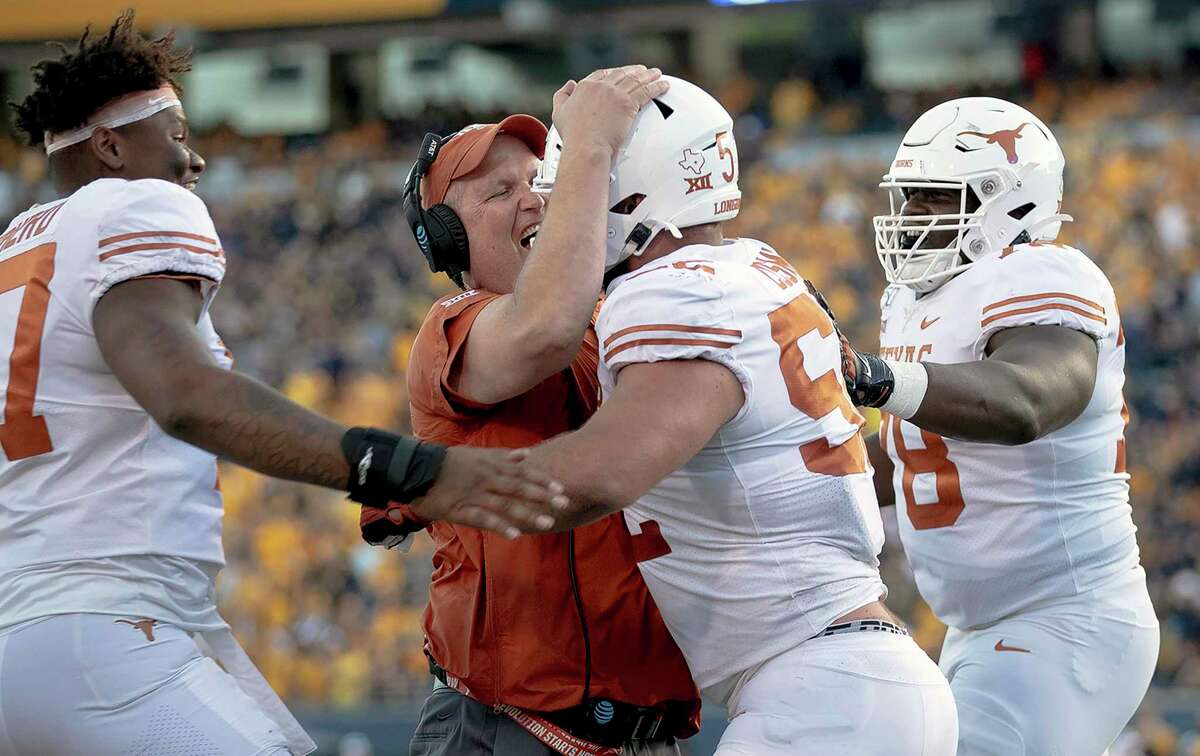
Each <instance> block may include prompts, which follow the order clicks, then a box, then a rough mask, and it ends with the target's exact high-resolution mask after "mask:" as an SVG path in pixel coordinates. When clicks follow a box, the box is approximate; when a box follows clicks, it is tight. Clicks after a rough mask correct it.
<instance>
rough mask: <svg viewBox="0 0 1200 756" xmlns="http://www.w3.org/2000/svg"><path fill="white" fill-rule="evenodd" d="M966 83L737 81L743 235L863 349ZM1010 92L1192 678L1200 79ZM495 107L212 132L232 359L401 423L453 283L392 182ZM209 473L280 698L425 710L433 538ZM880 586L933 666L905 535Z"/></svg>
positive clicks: (291, 490)
mask: <svg viewBox="0 0 1200 756" xmlns="http://www.w3.org/2000/svg"><path fill="white" fill-rule="evenodd" d="M953 94H958V93H947V92H934V93H926V94H924V95H921V96H911V95H907V96H898V95H897V96H889V99H886V100H880V101H870V102H861V101H854V100H846V101H839V102H827V103H822V102H819V101H818V99H817V96H816V94H815V90H814V89H813V88H812V87H811V86H810V85H808V84H807V83H806V82H805V81H804V80H802V79H788V80H784V81H783V82H782V83H779V84H777V85H775V86H774V87H773V88H771V89H770V90H769V91H759V89H758V87H756V85H755V84H754V82H752V81H745V80H735V81H734V82H732V83H731V84H730V85H728V86H727V87H726V88H725V89H724V90H723V91H721V92H719V95H720V96H721V97H722V99H723V101H724V102H726V104H727V105H728V106H729V107H730V110H731V111H734V112H736V113H741V115H740V117H739V120H738V129H739V131H738V138H739V144H740V145H741V152H742V155H743V176H744V178H743V180H742V181H743V189H744V191H745V198H744V200H743V205H742V214H741V217H739V218H738V219H737V221H736V222H735V223H734V224H733V228H732V231H733V233H734V234H738V235H746V236H753V237H756V238H760V239H763V240H765V241H767V242H769V243H771V244H772V245H773V246H775V247H776V249H778V250H779V251H780V252H781V253H783V254H784V255H785V256H787V257H789V258H790V259H791V260H792V261H793V262H794V263H795V264H796V265H797V267H798V268H799V269H800V270H801V272H802V273H804V274H805V275H806V276H807V277H809V278H810V279H812V280H813V281H814V283H815V284H816V285H817V286H818V287H819V288H820V289H821V290H823V291H824V292H825V294H826V295H827V297H828V298H829V300H830V302H831V304H832V305H833V307H834V308H835V310H836V311H837V313H838V315H839V317H840V319H841V321H842V323H843V326H844V327H845V328H846V329H847V331H848V332H849V334H850V335H851V337H852V338H853V340H854V341H855V343H858V344H863V345H868V346H869V345H872V344H877V338H878V331H877V324H878V297H879V294H880V292H881V291H882V287H883V284H884V282H883V276H882V272H881V270H880V269H879V266H878V264H877V262H876V259H875V253H874V248H873V246H872V236H871V229H870V217H871V216H872V215H873V214H875V213H878V212H882V210H883V208H884V204H883V203H885V202H886V198H885V196H884V195H883V193H882V192H881V191H880V190H878V189H877V188H876V184H877V182H878V179H879V176H880V174H881V173H882V172H883V171H884V169H885V167H886V166H887V164H888V161H889V156H890V155H889V154H890V152H891V151H892V150H894V148H895V145H896V140H897V138H898V134H899V133H901V132H902V131H903V129H904V128H905V127H906V126H907V124H908V123H910V122H911V120H912V119H913V118H915V116H916V115H917V114H919V113H920V112H921V111H922V110H923V109H924V108H925V107H927V106H928V105H932V104H934V103H935V102H936V101H940V100H941V99H944V98H945V97H948V96H951V95H953ZM997 94H1001V95H1004V94H1009V95H1016V93H997ZM1016 99H1017V100H1018V101H1019V102H1021V103H1022V104H1024V105H1026V106H1027V107H1029V108H1030V109H1031V110H1033V111H1034V112H1036V113H1038V114H1039V115H1041V116H1042V117H1043V118H1044V119H1045V120H1046V121H1047V122H1049V123H1051V124H1052V125H1055V127H1056V131H1057V133H1058V135H1059V137H1060V139H1061V141H1062V143H1063V146H1064V149H1065V151H1066V154H1067V196H1066V199H1065V201H1064V203H1063V206H1064V211H1065V212H1069V213H1072V214H1073V215H1074V216H1075V219H1076V222H1075V223H1074V224H1070V225H1068V226H1066V227H1065V229H1064V234H1063V237H1061V238H1062V240H1063V241H1065V242H1066V243H1069V244H1072V245H1075V246H1078V247H1080V248H1082V249H1083V250H1085V251H1086V252H1087V253H1088V254H1090V255H1091V256H1092V257H1093V258H1094V259H1095V260H1096V261H1097V262H1098V263H1099V264H1100V266H1101V267H1102V268H1103V269H1104V270H1105V271H1106V272H1107V274H1108V276H1109V278H1110V279H1111V280H1112V282H1113V285H1114V287H1115V288H1116V291H1117V295H1118V301H1119V302H1120V304H1121V316H1122V322H1123V324H1124V328H1125V332H1126V336H1127V344H1128V364H1127V376H1128V382H1127V384H1126V389H1125V395H1126V398H1127V400H1128V403H1129V406H1130V409H1131V412H1132V417H1133V420H1132V424H1131V425H1130V427H1129V432H1128V449H1129V470H1130V472H1131V474H1132V476H1133V480H1132V500H1133V510H1134V519H1135V521H1136V522H1137V524H1138V527H1139V533H1138V540H1139V543H1140V545H1141V550H1142V563H1143V564H1144V565H1145V567H1146V569H1147V572H1148V573H1149V574H1150V580H1151V582H1150V585H1151V593H1152V596H1153V597H1154V600H1155V604H1156V606H1157V609H1158V612H1159V616H1160V618H1161V620H1162V632H1163V639H1162V641H1163V643H1162V655H1161V659H1160V662H1159V667H1158V671H1157V675H1156V680H1155V682H1156V685H1158V686H1170V685H1179V686H1192V687H1197V686H1200V571H1198V567H1200V565H1198V563H1197V557H1198V555H1200V433H1198V432H1197V430H1196V428H1197V423H1198V422H1200V391H1198V390H1197V389H1198V387H1200V383H1198V382H1197V377H1196V376H1198V375H1200V349H1198V347H1200V203H1198V202H1197V200H1196V197H1198V196H1200V118H1198V117H1197V115H1196V114H1198V113H1200V85H1198V84H1197V83H1196V81H1194V80H1193V81H1192V82H1191V83H1187V82H1181V81H1166V82H1164V81H1155V80H1150V79H1125V80H1121V81H1118V82H1102V81H1096V82H1090V81H1068V82H1054V81H1048V80H1043V83H1042V84H1040V85H1038V86H1037V87H1036V88H1034V89H1033V90H1032V91H1026V92H1024V93H1022V94H1021V95H1020V96H1016ZM494 115H496V114H481V113H471V114H468V113H465V112H451V111H438V112H429V113H427V114H426V115H425V117H423V118H419V119H415V120H414V121H412V122H405V123H384V122H370V123H367V124H364V125H361V126H359V127H356V128H354V129H353V130H349V131H341V132H336V133H332V134H328V135H325V136H322V137H306V138H288V139H284V138H280V137H268V138H256V139H246V138H242V137H239V136H237V135H236V134H234V133H233V132H231V131H225V130H218V131H216V132H214V133H211V134H207V135H204V136H203V137H202V138H200V139H199V140H198V141H197V144H198V146H199V148H200V150H201V152H202V154H204V155H205V157H206V158H207V160H208V169H207V172H206V174H205V176H204V179H203V181H202V182H201V184H200V189H199V191H200V193H201V194H202V195H203V196H204V197H205V199H206V200H207V201H208V204H209V207H210V209H211V211H212V215H213V218H214V220H215V222H216V226H217V228H218V230H219V232H220V234H221V237H222V240H223V242H224V248H225V250H226V253H227V255H228V258H229V263H230V264H229V275H228V277H227V279H226V283H225V285H224V286H223V291H222V293H221V294H220V296H219V297H218V298H217V300H216V302H215V305H214V318H215V321H216V323H217V326H218V329H219V330H220V332H221V333H222V335H223V337H224V339H225V341H226V343H228V344H229V345H230V347H231V348H232V350H233V352H234V354H235V356H236V358H237V362H238V367H239V368H240V369H242V370H245V371H247V372H249V373H250V374H252V375H255V376H258V377H260V378H263V379H265V380H267V381H268V382H270V383H272V384H275V385H277V386H280V387H282V388H283V390H284V391H285V393H286V394H287V395H288V396H290V397H291V398H293V399H295V400H297V401H299V402H301V403H302V404H305V405H308V406H312V407H315V408H318V409H320V410H321V411H322V412H325V413H328V414H330V415H331V416H333V417H336V418H338V419H340V420H342V421H344V422H346V423H352V424H371V425H380V426H385V427H393V428H400V429H407V426H408V408H407V397H406V391H405V381H404V374H405V368H406V364H407V359H408V351H409V345H410V344H411V341H412V338H413V336H414V335H415V328H416V326H418V325H419V323H420V321H421V319H422V317H423V316H424V313H425V311H426V310H427V308H428V306H429V305H430V304H431V303H432V301H433V299H434V298H435V296H437V295H439V294H440V293H443V292H445V291H447V290H448V286H449V283H448V282H446V281H442V280H438V279H436V278H435V277H433V276H432V275H430V274H429V273H428V271H427V269H426V268H425V264H424V261H423V259H422V258H421V256H420V254H419V253H418V250H417V248H416V246H415V244H414V243H413V240H412V237H411V235H410V233H409V231H408V229H407V227H406V225H405V223H404V220H403V217H402V215H401V211H400V190H401V186H402V184H403V179H404V176H405V174H406V172H407V170H408V166H409V164H410V162H411V160H412V157H413V154H414V153H415V148H416V141H417V139H418V138H419V137H420V135H421V133H423V132H424V131H425V130H427V129H428V130H441V131H442V132H443V133H445V132H446V131H449V130H452V129H454V128H457V127H459V126H462V125H465V124H466V123H468V122H471V121H480V120H489V118H490V117H493V116H494ZM542 115H543V116H544V115H545V114H542ZM872 133H874V134H875V135H874V136H872ZM43 172H44V159H43V157H42V156H41V155H40V153H38V152H37V151H34V150H30V149H28V148H23V147H19V146H17V145H16V144H15V143H13V142H11V141H5V138H4V137H0V216H4V217H6V218H7V217H11V215H13V214H15V213H16V212H18V211H19V210H21V209H24V208H25V207H26V206H28V205H29V204H30V203H31V202H32V201H35V200H38V199H46V198H47V195H46V192H47V191H48V187H47V185H46V182H45V181H44V174H43ZM870 420H871V422H872V423H874V422H877V417H872V418H871V419H870ZM631 431H632V432H636V429H631ZM221 482H222V488H223V491H224V493H225V501H226V508H227V513H228V514H227V519H226V529H225V548H226V554H227V558H228V562H229V567H228V568H227V570H226V571H225V573H224V574H223V577H222V578H221V580H220V583H219V590H220V593H221V599H220V601H221V605H222V607H223V612H224V615H225V617H226V618H227V619H228V621H229V622H230V624H231V625H232V626H233V627H234V629H235V631H236V632H237V634H238V636H239V637H240V638H241V640H242V642H243V643H244V645H245V646H246V648H247V650H248V651H249V652H250V654H251V656H252V657H254V659H255V660H256V661H257V662H258V663H259V665H260V667H261V668H262V669H263V671H264V673H265V674H266V675H267V677H268V678H269V679H270V681H271V683H272V684H273V685H274V686H275V688H276V690H278V691H279V692H280V693H281V694H282V695H283V696H285V697H286V698H288V699H289V700H290V701H292V702H295V703H297V704H301V705H312V706H320V707H324V708H331V707H332V708H351V707H358V706H362V705H364V704H371V703H388V704H397V703H398V704H408V703H412V702H415V701H418V700H420V699H421V698H423V697H424V695H425V693H426V692H427V691H428V689H429V676H428V673H427V671H426V666H425V660H424V657H423V656H422V653H421V633H420V622H419V618H420V613H421V610H422V608H423V606H424V601H425V591H426V585H427V582H428V578H429V574H430V572H431V564H430V561H429V555H430V553H431V548H430V544H429V541H428V540H427V539H424V538H420V539H418V540H417V543H416V544H415V546H414V547H413V549H412V551H411V552H410V553H409V554H407V555H405V554H400V553H398V552H385V551H382V550H379V549H372V548H369V547H367V546H366V545H365V544H364V543H362V541H361V540H360V539H359V536H358V528H357V510H356V508H354V507H351V506H349V505H348V504H346V503H345V502H344V501H341V500H340V497H338V496H337V495H335V494H331V493H328V492H324V491H320V490H317V489H313V488H306V487H301V486H298V485H292V484H285V483H280V482H276V481H268V480H267V479H264V478H262V477H259V476H257V475H254V474H251V473H248V472H246V471H244V470H241V469H237V468H233V467H225V468H223V470H222V477H221ZM892 521H893V522H894V520H892ZM884 577H885V580H886V582H887V583H888V585H889V586H890V588H891V598H890V599H889V603H890V604H891V605H892V607H893V608H895V609H896V610H898V611H899V612H901V613H902V614H903V615H904V616H905V617H906V618H907V619H908V620H909V621H910V622H911V623H912V624H913V626H914V629H915V631H916V635H917V638H918V640H919V642H920V643H921V644H922V645H923V646H924V647H925V648H926V649H927V650H928V651H929V652H930V653H931V654H933V655H935V656H936V654H937V649H938V647H939V645H940V641H941V636H942V632H943V630H942V628H941V627H940V626H939V625H938V623H937V622H936V620H935V619H934V618H933V617H932V615H931V614H930V613H929V611H928V609H927V608H926V607H925V606H924V604H923V603H922V602H921V601H920V598H919V596H918V595H917V593H916V590H915V587H914V585H913V583H912V580H911V576H910V574H909V572H908V569H907V566H906V564H905V562H904V558H903V554H902V553H901V552H900V550H899V547H898V541H897V539H896V538H894V537H893V538H891V539H890V542H889V545H888V546H887V547H886V549H885V572H884ZM1190 728H1191V731H1190V732H1189V731H1188V730H1189V725H1188V724H1187V723H1184V724H1183V725H1179V724H1178V723H1176V724H1175V725H1168V724H1167V723H1166V722H1164V721H1163V720H1161V719H1159V718H1157V717H1156V716H1155V713H1154V712H1153V711H1149V710H1147V711H1145V712H1144V713H1143V714H1142V715H1140V717H1139V719H1138V720H1137V730H1138V732H1137V733H1136V734H1135V733H1131V734H1130V736H1129V738H1130V740H1129V741H1128V742H1127V743H1126V746H1125V747H1127V748H1129V749H1130V750H1126V751H1122V753H1142V752H1145V753H1151V754H1155V755H1156V756H1158V755H1164V756H1165V755H1168V754H1185V753H1186V754H1200V734H1197V730H1198V729H1200V718H1198V720H1197V721H1196V722H1193V723H1191V724H1190Z"/></svg>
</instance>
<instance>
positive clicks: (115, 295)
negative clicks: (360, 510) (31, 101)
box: [93, 278, 558, 536]
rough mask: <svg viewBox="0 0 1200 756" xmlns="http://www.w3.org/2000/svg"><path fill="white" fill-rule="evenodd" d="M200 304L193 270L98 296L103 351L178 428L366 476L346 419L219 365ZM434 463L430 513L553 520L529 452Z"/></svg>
mask: <svg viewBox="0 0 1200 756" xmlns="http://www.w3.org/2000/svg"><path fill="white" fill-rule="evenodd" d="M200 309H201V298H200V293H199V291H198V289H197V287H196V286H195V285H194V284H193V283H192V282H189V281H182V280H174V279H164V278H142V279H134V280H131V281H127V282H125V283H121V284H118V285H116V286H114V287H113V288H112V289H110V290H109V291H108V292H107V293H106V294H105V295H104V297H103V298H102V299H101V300H100V302H99V303H98V304H97V305H96V308H95V312H94V315H93V323H94V325H95V330H96V339H97V342H98V344H99V346H100V352H101V354H102V355H103V357H104V359H105V361H106V362H107V363H108V365H109V367H110V368H111V369H112V371H113V374H114V375H115V376H116V377H117V380H119V381H120V382H121V385H122V386H123V387H124V388H125V390H126V391H128V392H129V393H130V395H131V396H132V397H133V398H134V399H135V400H136V401H137V402H138V404H140V405H141V406H142V407H143V408H144V409H145V410H146V412H147V413H149V414H150V416H151V417H153V418H154V420H155V422H156V423H158V425H159V426H160V427H161V428H162V429H163V430H164V431H165V432H166V433H168V434H169V435H171V436H173V437H175V438H178V439H180V440H182V441H186V442H187V443H189V444H192V445H193V446H197V447H200V448H201V449H204V450H206V451H209V452H211V453H213V454H215V455H217V456H219V457H223V458H225V459H228V460H230V461H232V462H236V463H238V464H240V465H243V466H245V467H249V468H251V469H253V470H257V471H258V472H261V473H263V474H265V475H270V476H272V477H276V478H285V479H288V480H295V481H300V482H303V483H311V484H314V485H318V486H324V487H326V488H333V489H337V490H342V491H346V490H350V489H351V488H352V483H354V481H352V479H351V474H352V473H353V474H354V475H355V476H356V479H358V480H359V481H361V480H362V478H361V477H360V476H361V475H363V474H364V471H366V470H367V468H369V467H370V465H369V464H367V465H366V466H363V465H359V469H356V470H353V471H352V470H351V463H350V461H348V455H347V453H344V452H343V439H344V438H345V437H346V435H347V430H348V429H347V428H345V427H343V426H341V425H339V424H338V423H335V422H333V421H332V420H329V419H327V418H325V417H322V416H321V415H318V414H316V413H314V412H310V411H309V410H307V409H305V408H303V407H301V406H300V405H298V404H296V403H294V402H292V401H290V400H288V399H287V398H286V397H284V396H282V395H281V394H279V393H277V392H276V391H274V390H273V389H271V388H270V387H268V386H266V385H265V384H263V383H260V382H259V381H256V380H254V379H253V378H250V377H249V376H246V375H243V374H241V373H236V372H233V371H229V370H225V369H223V368H222V367H221V366H220V365H218V364H217V363H216V361H215V360H214V359H213V356H212V354H211V353H210V352H209V350H208V346H207V345H206V344H205V342H204V341H203V340H202V338H201V337H200V334H199V332H198V331H197V329H196V322H197V319H198V318H199V316H200ZM405 443H406V444H407V443H408V442H407V441H405ZM433 446H436V445H433ZM522 454H523V452H522ZM420 459H426V457H420V458H418V457H417V456H416V455H414V457H413V460H414V462H415V463H418V464H419V463H420ZM434 463H435V466H434V467H432V468H427V469H426V471H425V472H429V473H431V474H432V475H433V476H435V478H436V482H435V483H434V484H433V486H432V488H429V489H428V491H427V493H426V494H425V495H424V496H422V497H421V498H418V499H416V500H414V501H413V509H414V510H415V511H416V513H417V514H419V515H420V516H421V517H423V518H424V519H428V520H433V519H447V520H450V521H453V522H460V523H462V524H465V525H472V526H474V527H483V528H487V529H490V530H497V531H500V532H503V533H505V534H506V535H512V536H515V535H516V531H517V529H520V530H523V531H527V532H540V531H542V530H545V529H546V528H547V527H549V524H550V523H551V521H552V518H548V517H547V516H546V515H545V514H544V512H545V511H548V510H549V509H550V505H551V502H552V501H553V500H554V498H555V496H556V495H557V494H558V489H557V487H556V486H555V485H553V484H552V483H551V481H549V479H547V478H545V476H543V475H541V474H540V473H538V472H537V471H534V470H531V469H529V467H528V465H527V464H525V463H523V462H522V461H521V459H520V455H515V456H509V455H508V454H506V453H503V452H498V451H492V450H483V449H455V450H451V451H450V452H448V453H447V454H446V456H445V459H444V460H441V459H440V458H438V459H436V460H434ZM408 470H409V472H410V474H413V473H418V472H420V471H419V470H417V468H413V467H409V468H408ZM389 472H390V471H389ZM374 475H375V473H374V472H372V476H374ZM373 479H374V478H373ZM380 480H381V484H380V485H379V486H378V487H377V490H376V491H375V492H374V493H377V494H380V495H387V494H390V493H393V492H398V491H400V490H402V487H401V486H399V485H388V484H391V483H392V482H393V479H392V476H391V475H389V476H388V478H387V482H386V483H387V484H385V483H383V482H382V478H381V479H380ZM396 482H397V483H398V482H399V481H398V480H397V481H396ZM358 485H359V486H361V485H362V484H361V482H360V483H359V484H358ZM356 490H362V489H356ZM392 498H397V499H399V498H400V497H399V496H395V497H392Z"/></svg>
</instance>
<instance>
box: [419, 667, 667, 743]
mask: <svg viewBox="0 0 1200 756" xmlns="http://www.w3.org/2000/svg"><path fill="white" fill-rule="evenodd" d="M408 753H409V756H493V754H495V756H558V752H557V751H554V750H552V749H550V748H549V747H547V746H546V745H545V744H543V743H542V742H540V741H539V740H538V739H537V738H535V737H534V736H533V735H530V734H529V733H528V732H526V731H525V729H524V728H523V727H521V725H519V724H517V723H516V722H514V721H513V720H512V719H511V718H509V717H508V716H506V715H504V714H498V713H497V712H495V711H494V710H493V709H492V707H490V706H485V705H484V704H481V703H480V702H478V701H476V700H475V699H473V698H471V697H469V696H464V695H463V694H462V693H459V692H458V691H456V690H454V689H453V688H448V687H446V686H444V685H441V684H438V685H437V687H435V688H434V691H433V693H432V694H431V695H430V696H429V698H427V699H426V700H425V705H424V706H423V707H421V718H420V720H419V721H418V722H417V730H416V732H414V733H413V738H412V742H411V743H410V745H409V750H408ZM621 753H622V754H624V755H625V756H681V751H680V750H679V746H678V745H675V744H674V743H672V744H671V745H667V744H665V743H642V744H636V745H628V746H625V748H624V749H623V750H622V751H621Z"/></svg>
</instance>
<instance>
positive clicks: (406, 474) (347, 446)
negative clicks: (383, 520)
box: [342, 428, 446, 509]
mask: <svg viewBox="0 0 1200 756" xmlns="http://www.w3.org/2000/svg"><path fill="white" fill-rule="evenodd" d="M342 453H343V454H345V455H346V461H347V462H349V463H350V498H351V499H352V500H354V501H357V502H358V503H360V504H363V505H366V506H368V507H376V508H380V509H382V508H384V507H386V506H387V505H388V504H389V503H390V502H400V503H402V504H407V503H409V502H410V501H412V500H413V499H416V498H419V497H421V496H424V495H425V494H426V493H428V491H429V489H430V488H432V487H433V484H434V482H435V481H436V480H437V476H438V472H440V471H441V469H442V460H444V459H445V458H446V447H444V446H442V445H441V444H430V443H423V442H420V441H417V440H415V439H411V438H407V437H405V436H398V435H396V434H394V433H388V432H387V431H381V430H379V429H377V428H351V429H350V430H348V431H346V435H344V436H342Z"/></svg>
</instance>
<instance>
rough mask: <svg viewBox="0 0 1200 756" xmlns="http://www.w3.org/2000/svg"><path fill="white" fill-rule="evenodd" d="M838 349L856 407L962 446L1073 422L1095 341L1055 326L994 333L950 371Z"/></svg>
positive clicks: (1021, 438)
mask: <svg viewBox="0 0 1200 756" xmlns="http://www.w3.org/2000/svg"><path fill="white" fill-rule="evenodd" d="M846 349H847V351H846V353H845V354H846V355H847V356H846V360H845V366H844V368H843V369H844V371H845V375H846V381H847V384H846V385H847V388H848V389H849V391H850V394H851V397H852V398H853V399H854V401H855V403H856V404H859V405H862V406H868V407H879V408H880V409H882V410H883V411H885V412H890V413H891V414H893V415H896V416H898V417H903V418H907V419H908V420H909V422H911V423H913V424H914V425H916V426H918V427H920V428H923V429H925V430H928V431H932V432H933V433H937V434H939V435H942V436H947V437H949V438H955V439H959V440H962V441H977V442H982V443H990V444H1006V445H1012V446H1015V445H1019V444H1026V443H1029V442H1030V441H1034V440H1036V439H1038V438H1041V437H1042V436H1045V435H1046V434H1048V433H1052V432H1054V431H1056V430H1058V429H1059V428H1062V427H1064V426H1066V425H1067V424H1068V423H1070V422H1072V421H1073V420H1074V419H1075V418H1077V417H1079V415H1080V414H1081V413H1082V412H1083V411H1084V409H1086V407H1087V404H1088V401H1089V400H1090V399H1091V396H1092V393H1093V391H1094V389H1095V385H1096V364H1097V363H1096V360H1097V346H1096V342H1095V341H1094V340H1093V338H1092V337H1091V336H1089V335H1088V334H1086V333H1082V332H1080V331H1075V330H1072V329H1069V328H1064V327H1061V326H1021V327H1016V328H1010V329H1006V330H1003V331H1000V332H998V333H996V334H995V335H993V336H992V338H991V339H990V341H989V342H988V344H987V348H986V350H985V354H986V357H985V359H982V360H979V361H977V362H963V363H956V364H952V365H948V364H939V363H933V362H923V363H919V364H914V363H906V362H890V361H887V360H882V359H880V358H879V357H878V356H877V355H873V354H869V353H864V352H856V351H854V350H853V349H851V348H849V347H846Z"/></svg>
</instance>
